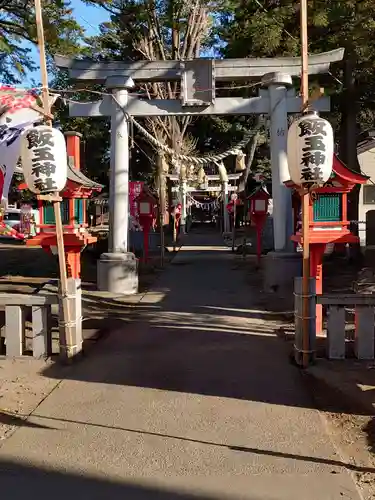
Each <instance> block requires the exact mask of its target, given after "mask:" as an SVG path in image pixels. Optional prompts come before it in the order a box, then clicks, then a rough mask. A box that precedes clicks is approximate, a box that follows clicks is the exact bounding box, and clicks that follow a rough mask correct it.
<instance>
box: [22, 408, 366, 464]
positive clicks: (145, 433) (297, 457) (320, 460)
mask: <svg viewBox="0 0 375 500" xmlns="http://www.w3.org/2000/svg"><path fill="white" fill-rule="evenodd" d="M25 417H27V415H25ZM33 417H34V418H37V419H39V420H41V421H43V420H45V421H46V422H48V423H49V424H50V423H51V422H56V423H57V422H59V423H61V422H63V423H69V424H75V425H82V426H83V427H87V426H89V427H96V428H98V429H111V430H116V431H118V430H119V431H123V432H125V433H130V434H139V435H142V436H153V437H158V438H161V439H165V438H167V439H172V440H176V441H180V442H188V443H194V444H203V445H208V446H214V447H218V448H226V449H228V450H231V451H238V452H239V453H251V454H253V455H263V456H271V457H276V458H288V459H291V460H298V461H301V462H310V463H320V464H326V465H330V466H332V467H344V468H345V469H347V470H350V471H354V472H360V473H372V474H374V473H375V468H374V467H365V466H361V465H356V464H353V463H348V462H344V461H343V460H332V459H329V458H324V457H311V456H306V455H297V454H294V453H284V452H277V451H274V450H262V449H259V448H251V447H247V446H231V445H228V444H223V443H215V442H212V441H205V440H201V439H191V438H187V437H184V436H176V435H172V434H163V433H160V432H151V431H144V430H140V429H129V428H126V427H119V426H113V425H104V424H98V423H93V422H86V421H79V420H71V419H66V418H56V417H46V416H43V415H39V413H38V411H36V412H34V413H33ZM25 425H26V426H27V423H25ZM30 426H31V427H39V428H45V429H51V430H53V427H47V426H43V425H35V424H31V425H30Z"/></svg>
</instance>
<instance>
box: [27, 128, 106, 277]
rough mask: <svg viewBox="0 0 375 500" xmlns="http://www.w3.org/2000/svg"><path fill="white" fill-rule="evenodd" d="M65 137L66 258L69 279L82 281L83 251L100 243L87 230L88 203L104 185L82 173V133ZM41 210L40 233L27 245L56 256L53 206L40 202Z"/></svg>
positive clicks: (63, 207) (63, 210)
mask: <svg viewBox="0 0 375 500" xmlns="http://www.w3.org/2000/svg"><path fill="white" fill-rule="evenodd" d="M65 135H66V142H67V154H68V159H69V166H68V178H67V183H66V186H65V189H64V190H63V191H62V192H61V197H62V198H63V202H62V207H61V208H62V220H63V228H64V247H65V258H66V263H67V272H68V277H71V278H80V273H81V252H82V249H83V248H84V247H85V246H86V245H90V244H92V243H95V242H96V241H97V238H96V237H95V236H92V235H91V234H90V233H89V232H88V230H87V227H88V223H87V216H86V200H87V198H89V197H90V196H91V194H92V192H93V191H101V190H102V186H101V185H100V184H98V183H96V182H94V181H92V180H90V179H88V178H87V177H86V176H85V175H84V174H82V172H80V137H81V134H79V133H78V132H67V133H66V134H65ZM18 189H20V190H23V189H27V185H26V184H21V185H20V186H19V187H18ZM38 208H39V214H40V225H39V228H40V233H39V234H38V235H36V236H34V237H32V238H30V239H29V240H28V241H27V243H26V245H27V246H41V247H42V248H43V249H44V250H45V251H46V252H47V253H52V254H55V253H57V237H56V227H55V224H54V216H53V220H49V219H48V220H47V216H48V215H50V214H49V209H51V206H50V205H46V204H45V203H44V202H43V201H42V200H38Z"/></svg>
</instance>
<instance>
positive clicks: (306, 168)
mask: <svg viewBox="0 0 375 500" xmlns="http://www.w3.org/2000/svg"><path fill="white" fill-rule="evenodd" d="M333 153H334V139H333V130H332V126H331V124H330V123H329V122H328V121H327V120H325V119H324V118H321V117H320V116H319V115H318V114H317V113H316V112H309V113H308V114H305V115H303V116H302V117H301V118H299V119H298V120H296V121H294V122H293V123H292V125H291V126H290V127H289V130H288V166H289V174H290V179H291V180H292V181H293V182H294V183H295V184H297V185H298V186H301V185H302V186H303V185H304V186H311V187H312V186H321V185H323V184H324V183H325V182H326V181H327V180H328V179H329V178H330V176H331V173H332V162H333Z"/></svg>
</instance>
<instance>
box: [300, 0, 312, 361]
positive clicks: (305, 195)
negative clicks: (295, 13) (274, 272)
mask: <svg viewBox="0 0 375 500" xmlns="http://www.w3.org/2000/svg"><path fill="white" fill-rule="evenodd" d="M300 1H301V4H300V6H301V12H300V14H301V18H300V19H301V21H300V22H301V60H302V68H301V70H302V71H301V97H302V112H306V111H307V109H308V105H309V63H308V38H307V0H300ZM301 196H302V238H303V241H302V244H303V275H302V296H303V297H302V304H303V307H302V311H303V312H302V316H303V342H302V345H303V353H302V366H303V367H304V368H306V367H307V366H308V364H309V347H310V346H309V344H310V342H309V328H310V318H309V316H310V314H309V291H310V242H309V223H310V220H309V219H310V217H309V215H310V194H309V192H308V190H303V192H301Z"/></svg>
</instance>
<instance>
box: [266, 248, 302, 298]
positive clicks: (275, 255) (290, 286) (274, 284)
mask: <svg viewBox="0 0 375 500" xmlns="http://www.w3.org/2000/svg"><path fill="white" fill-rule="evenodd" d="M262 267H263V269H264V283H263V286H264V290H265V291H266V292H276V293H277V292H279V291H284V290H285V291H289V290H290V292H291V294H292V293H293V290H294V278H296V277H298V276H302V254H301V253H296V252H291V253H289V252H269V253H268V254H267V255H265V256H264V257H262Z"/></svg>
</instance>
